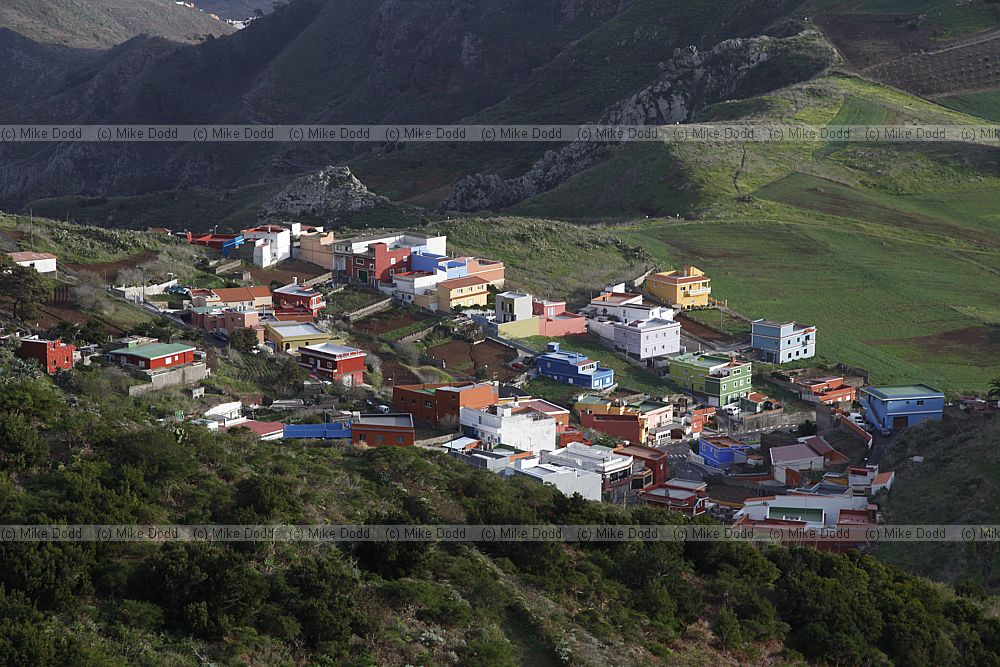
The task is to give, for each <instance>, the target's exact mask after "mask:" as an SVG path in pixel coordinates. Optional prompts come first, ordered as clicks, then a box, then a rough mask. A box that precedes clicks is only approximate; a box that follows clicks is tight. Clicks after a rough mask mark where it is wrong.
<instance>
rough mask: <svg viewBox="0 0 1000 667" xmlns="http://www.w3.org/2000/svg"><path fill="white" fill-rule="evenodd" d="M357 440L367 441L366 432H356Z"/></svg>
mask: <svg viewBox="0 0 1000 667" xmlns="http://www.w3.org/2000/svg"><path fill="white" fill-rule="evenodd" d="M358 440H359V441H361V442H368V434H367V433H358Z"/></svg>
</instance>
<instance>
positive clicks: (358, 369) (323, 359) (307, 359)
mask: <svg viewBox="0 0 1000 667" xmlns="http://www.w3.org/2000/svg"><path fill="white" fill-rule="evenodd" d="M298 364H299V366H301V367H302V368H305V369H306V370H308V371H309V372H310V373H312V374H313V375H316V376H317V377H321V378H324V379H327V380H336V381H338V382H343V383H344V384H345V385H347V386H348V387H353V386H356V385H359V384H362V383H363V382H364V372H365V352H364V351H363V350H358V349H355V348H353V347H345V346H343V345H334V344H333V343H322V344H320V345H304V346H302V347H300V348H299V360H298Z"/></svg>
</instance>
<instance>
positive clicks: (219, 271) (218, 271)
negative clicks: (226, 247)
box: [212, 259, 243, 276]
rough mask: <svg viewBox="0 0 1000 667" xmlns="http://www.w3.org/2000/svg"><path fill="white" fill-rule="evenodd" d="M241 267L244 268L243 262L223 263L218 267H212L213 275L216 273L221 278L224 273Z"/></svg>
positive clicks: (238, 260)
mask: <svg viewBox="0 0 1000 667" xmlns="http://www.w3.org/2000/svg"><path fill="white" fill-rule="evenodd" d="M241 266H243V260H240V259H234V260H231V261H229V262H223V263H222V264H218V265H216V266H213V267H212V273H214V274H215V275H217V276H220V275H222V274H223V273H226V272H228V271H232V270H234V269H238V268H240V267H241Z"/></svg>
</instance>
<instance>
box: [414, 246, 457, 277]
mask: <svg viewBox="0 0 1000 667" xmlns="http://www.w3.org/2000/svg"><path fill="white" fill-rule="evenodd" d="M410 270H411V271H424V272H426V273H433V274H437V275H438V277H439V278H441V279H442V280H452V279H454V278H464V277H466V276H467V275H469V264H468V262H467V261H465V260H464V259H453V258H451V257H445V256H444V255H435V254H434V253H430V252H415V253H413V254H411V255H410Z"/></svg>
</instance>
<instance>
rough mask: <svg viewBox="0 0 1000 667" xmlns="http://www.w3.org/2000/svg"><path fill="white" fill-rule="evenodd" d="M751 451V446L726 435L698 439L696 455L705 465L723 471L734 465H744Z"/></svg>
mask: <svg viewBox="0 0 1000 667" xmlns="http://www.w3.org/2000/svg"><path fill="white" fill-rule="evenodd" d="M751 449H753V447H752V446H751V445H749V444H747V443H745V442H743V441H742V440H737V439H736V438H731V437H729V436H728V435H718V436H713V437H711V438H698V455H699V456H701V457H702V458H703V459H705V465H709V466H712V467H713V468H720V469H723V470H725V469H728V468H730V467H732V465H733V464H734V463H746V461H747V452H749V451H750V450H751Z"/></svg>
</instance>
